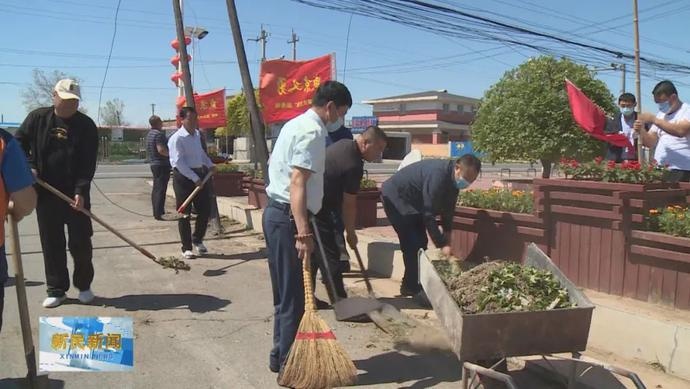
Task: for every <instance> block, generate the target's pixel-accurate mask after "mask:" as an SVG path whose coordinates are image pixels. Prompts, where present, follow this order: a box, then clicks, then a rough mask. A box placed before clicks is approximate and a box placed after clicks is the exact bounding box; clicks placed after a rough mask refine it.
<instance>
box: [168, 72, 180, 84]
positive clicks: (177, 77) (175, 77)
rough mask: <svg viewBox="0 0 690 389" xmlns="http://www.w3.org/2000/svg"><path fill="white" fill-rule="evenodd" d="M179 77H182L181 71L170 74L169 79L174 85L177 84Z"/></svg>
mask: <svg viewBox="0 0 690 389" xmlns="http://www.w3.org/2000/svg"><path fill="white" fill-rule="evenodd" d="M181 78H182V73H180V72H175V73H173V74H172V75H171V76H170V81H172V82H173V83H174V84H175V85H177V84H178V82H179V81H180V79H181Z"/></svg>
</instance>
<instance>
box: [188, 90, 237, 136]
mask: <svg viewBox="0 0 690 389" xmlns="http://www.w3.org/2000/svg"><path fill="white" fill-rule="evenodd" d="M186 101H187V100H186V99H185V98H184V96H182V97H178V98H177V103H176V104H177V109H178V110H179V109H180V108H182V107H183V106H184V104H185V102H186ZM194 105H195V107H196V112H197V118H198V119H199V128H218V127H225V124H226V122H227V121H226V119H225V89H218V90H214V91H211V92H208V93H202V94H198V93H195V94H194ZM180 125H182V123H181V121H180V118H179V117H178V118H177V126H178V127H179V126H180Z"/></svg>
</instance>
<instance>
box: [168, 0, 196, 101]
mask: <svg viewBox="0 0 690 389" xmlns="http://www.w3.org/2000/svg"><path fill="white" fill-rule="evenodd" d="M172 3H173V12H174V13H175V27H176V28H177V41H178V42H179V43H180V65H181V67H182V80H183V86H184V96H185V99H186V102H185V105H186V106H187V107H192V108H193V107H194V94H193V92H192V75H191V73H190V71H189V56H188V55H187V42H185V40H184V38H185V36H184V25H183V24H182V10H181V7H180V1H179V0H173V1H172Z"/></svg>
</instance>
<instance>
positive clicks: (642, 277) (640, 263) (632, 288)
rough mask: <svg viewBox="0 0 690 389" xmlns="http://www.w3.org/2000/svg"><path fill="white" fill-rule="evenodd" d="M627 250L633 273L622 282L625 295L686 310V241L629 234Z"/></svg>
mask: <svg viewBox="0 0 690 389" xmlns="http://www.w3.org/2000/svg"><path fill="white" fill-rule="evenodd" d="M629 248H630V251H629V262H630V263H631V264H633V265H634V266H635V267H634V270H635V273H634V274H631V276H630V277H627V278H626V283H625V294H626V295H628V296H630V297H634V298H637V299H639V300H644V301H649V302H653V303H662V304H665V305H671V306H675V307H676V308H680V309H690V239H688V238H680V237H676V236H671V235H666V234H661V233H658V232H649V231H639V230H633V231H632V232H631V234H630V246H629ZM626 275H627V273H626ZM633 276H634V277H633Z"/></svg>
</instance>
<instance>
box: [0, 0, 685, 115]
mask: <svg viewBox="0 0 690 389" xmlns="http://www.w3.org/2000/svg"><path fill="white" fill-rule="evenodd" d="M236 2H237V6H238V12H239V17H240V23H241V27H242V32H243V36H244V38H245V41H246V39H249V38H256V36H257V35H258V33H259V30H260V27H261V24H263V25H264V27H265V29H266V30H267V31H268V32H269V33H270V34H271V35H270V37H269V41H268V46H267V57H269V58H276V57H280V56H282V55H285V56H286V58H290V57H291V53H292V49H291V46H290V45H289V44H288V43H287V40H289V39H290V34H291V30H292V29H293V28H294V30H295V32H296V33H297V34H298V36H299V39H300V41H299V43H298V45H297V55H298V59H306V58H311V57H316V56H320V55H323V54H326V53H329V52H335V53H336V61H337V68H338V79H339V80H341V81H342V80H343V77H344V81H345V83H346V84H347V85H348V87H349V88H350V90H351V91H352V93H353V97H354V100H355V105H354V107H353V109H352V110H351V114H350V115H348V116H352V115H367V114H369V113H370V112H371V108H370V107H369V106H367V105H362V104H359V103H360V102H361V101H362V100H365V99H369V98H377V97H384V96H389V95H394V94H402V93H413V92H419V91H425V90H432V89H447V90H448V91H449V92H451V93H456V94H461V95H466V96H470V97H477V98H479V97H481V96H482V94H483V93H484V91H485V90H486V89H487V88H488V87H490V86H491V85H492V84H494V83H495V82H496V81H498V79H500V77H501V76H502V75H503V73H504V72H505V71H507V70H509V69H510V68H512V67H514V66H516V65H518V64H520V63H521V62H523V61H525V60H526V59H527V58H528V57H530V56H534V55H535V53H533V52H529V51H528V50H526V49H522V48H519V49H511V48H506V47H505V46H501V45H498V44H485V43H478V42H474V41H467V40H458V39H450V38H446V37H440V36H437V35H433V34H431V33H427V32H423V31H420V30H416V29H413V28H410V27H407V26H402V25H399V24H395V23H391V22H386V21H381V20H376V19H372V18H367V17H363V16H354V17H352V22H351V26H350V34H349V45H348V25H349V23H350V15H349V14H345V13H340V12H336V11H328V10H323V9H317V8H313V7H309V6H305V5H302V4H298V3H295V2H292V1H288V0H236ZM453 3H455V4H458V5H459V6H467V7H472V8H474V9H481V10H482V11H485V12H494V13H498V14H501V15H510V17H511V19H503V20H505V21H508V22H511V23H513V24H518V25H527V24H531V25H532V26H531V27H530V28H536V29H539V28H541V29H542V30H547V29H548V30H557V31H559V34H560V35H561V36H564V37H569V38H572V39H576V40H592V41H596V44H600V45H605V46H606V45H610V46H611V47H615V48H617V49H622V50H625V51H628V52H630V53H631V54H632V52H633V34H632V17H631V11H632V0H607V1H601V0H597V1H594V0H579V1H577V2H573V1H547V0H485V1H470V0H457V1H453ZM116 4H117V1H116V0H65V1H60V0H0V15H1V16H2V24H3V31H4V32H5V36H4V39H3V40H2V43H0V113H2V114H3V115H4V119H5V121H21V120H23V118H24V116H25V115H26V110H25V109H24V107H23V106H22V104H21V91H22V90H23V89H24V88H26V84H27V83H29V82H30V80H31V72H32V69H33V68H40V69H42V70H45V71H52V70H54V69H58V70H62V71H64V72H67V73H68V74H73V75H75V76H78V77H80V78H81V79H82V80H83V83H82V85H83V92H82V94H83V104H84V105H85V106H86V107H87V109H88V110H89V114H90V115H91V116H92V117H93V118H94V119H95V117H96V113H97V106H98V99H99V92H100V84H101V81H102V79H103V76H104V71H105V64H106V57H107V54H108V50H109V47H110V40H111V37H112V33H113V18H114V13H115V6H116ZM640 11H641V12H640V34H641V37H642V40H641V50H642V55H643V56H648V57H654V58H662V59H664V60H667V61H670V62H676V63H685V64H690V59H689V58H688V57H689V56H690V52H689V51H688V50H690V46H688V45H687V40H688V37H690V27H688V24H687V19H688V17H689V16H690V6H688V4H686V3H684V2H668V1H661V0H646V1H641V2H640ZM184 19H185V24H186V25H197V26H203V27H205V28H206V29H207V30H208V31H209V35H208V36H206V37H205V38H204V39H203V40H201V41H199V42H198V45H197V52H196V55H195V56H194V59H193V62H194V69H195V72H194V73H195V74H194V87H195V90H197V91H206V90H211V89H215V88H219V87H225V88H227V89H228V93H232V92H233V91H238V90H239V89H240V87H241V80H240V77H239V72H238V67H237V64H236V62H235V61H236V58H235V51H234V47H233V44H232V40H231V35H230V29H229V25H228V21H227V10H226V8H225V2H224V1H220V0H214V1H211V0H185V1H184ZM535 26H536V27H535ZM174 37H175V29H174V19H173V15H172V6H171V2H170V1H162V0H147V1H142V0H138V1H135V0H122V5H121V10H120V15H119V23H118V29H117V35H116V39H115V46H114V50H113V58H112V61H111V67H110V69H109V71H108V75H107V78H106V81H105V88H104V89H103V96H102V102H103V103H104V102H105V101H106V100H109V99H112V98H119V99H121V100H123V101H124V102H125V111H124V115H125V118H126V120H128V121H129V122H130V123H132V124H144V123H146V121H147V118H148V116H149V115H150V113H151V104H156V113H157V114H159V115H161V116H162V117H164V118H168V117H172V115H173V114H174V101H175V97H176V95H177V92H176V89H175V87H174V85H173V84H172V82H171V81H170V75H171V74H172V72H173V71H174V69H173V67H172V65H170V63H169V60H170V57H171V56H172V55H174V50H173V49H172V48H171V47H170V41H171V40H172V39H173V38H174ZM245 47H246V50H247V56H248V59H249V62H250V68H251V71H252V78H253V81H254V84H255V85H257V84H258V72H259V66H258V65H259V60H260V56H261V50H260V47H259V45H258V44H257V43H255V42H245ZM346 47H348V49H347V50H346ZM346 57H347V64H345V58H346ZM612 62H613V61H612ZM407 63H410V64H409V65H405V66H403V67H402V69H401V65H400V64H407ZM628 70H629V72H628V77H627V90H628V91H633V92H634V87H635V84H634V80H635V79H634V73H633V70H634V67H633V65H632V63H629V64H628ZM343 71H344V72H343ZM343 73H344V74H343ZM665 76H667V75H665V74H657V75H654V76H653V77H651V78H643V80H642V94H643V97H644V98H643V105H644V108H646V109H652V108H654V107H653V102H652V100H651V99H650V91H651V88H652V87H653V86H654V84H655V83H656V82H657V81H659V80H660V79H662V77H665ZM598 77H599V78H600V79H602V80H603V81H605V82H606V83H607V84H608V85H609V88H610V89H611V91H612V93H613V94H614V95H618V93H619V91H620V87H621V73H620V72H616V71H602V72H600V73H599V74H598ZM672 79H673V80H674V81H678V86H679V89H680V95H681V98H683V97H685V98H686V99H688V101H690V86H689V85H690V76H681V75H675V76H673V78H672Z"/></svg>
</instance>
